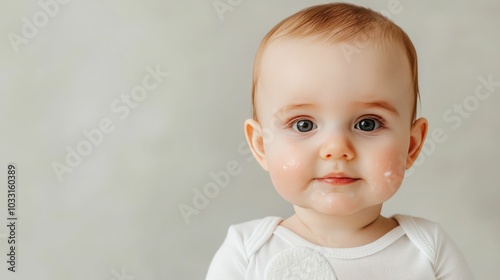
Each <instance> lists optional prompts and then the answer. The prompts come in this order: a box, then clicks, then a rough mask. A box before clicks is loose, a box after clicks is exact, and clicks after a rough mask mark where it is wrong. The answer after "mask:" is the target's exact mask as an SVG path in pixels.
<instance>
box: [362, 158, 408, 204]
mask: <svg viewBox="0 0 500 280" xmlns="http://www.w3.org/2000/svg"><path fill="white" fill-rule="evenodd" d="M374 158H375V159H376V162H372V163H371V166H372V167H371V171H370V177H371V178H370V179H371V181H372V182H371V185H372V187H373V188H375V192H377V193H381V194H387V195H392V194H394V193H395V192H396V191H397V190H398V189H399V187H400V186H401V183H402V182H403V178H404V173H405V168H406V156H405V154H404V153H402V152H401V151H399V150H395V149H385V150H382V151H381V153H378V155H377V156H376V157H374Z"/></svg>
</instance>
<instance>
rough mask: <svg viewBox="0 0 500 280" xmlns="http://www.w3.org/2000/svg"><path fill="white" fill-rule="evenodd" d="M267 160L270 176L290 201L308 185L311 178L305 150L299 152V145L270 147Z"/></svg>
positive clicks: (278, 189)
mask: <svg viewBox="0 0 500 280" xmlns="http://www.w3.org/2000/svg"><path fill="white" fill-rule="evenodd" d="M268 150H269V151H272V153H267V162H268V166H269V176H270V177H271V181H272V183H273V185H274V187H275V188H276V191H277V192H278V193H279V194H280V195H281V196H282V197H283V198H284V199H286V200H288V201H290V200H291V199H292V198H293V196H294V195H295V194H296V193H297V192H299V191H300V190H301V188H303V186H305V185H307V180H308V179H309V177H308V176H307V175H308V169H307V166H310V164H311V163H308V162H307V158H306V155H307V153H305V152H297V151H298V150H300V149H298V148H297V147H294V146H292V145H280V146H279V147H278V146H274V147H269V149H268Z"/></svg>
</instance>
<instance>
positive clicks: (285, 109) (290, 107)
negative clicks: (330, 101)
mask: <svg viewBox="0 0 500 280" xmlns="http://www.w3.org/2000/svg"><path fill="white" fill-rule="evenodd" d="M308 107H314V105H313V104H292V105H288V106H285V107H283V108H281V109H279V110H278V111H276V113H274V115H275V116H277V115H281V114H284V113H286V112H288V111H293V110H298V109H303V108H308Z"/></svg>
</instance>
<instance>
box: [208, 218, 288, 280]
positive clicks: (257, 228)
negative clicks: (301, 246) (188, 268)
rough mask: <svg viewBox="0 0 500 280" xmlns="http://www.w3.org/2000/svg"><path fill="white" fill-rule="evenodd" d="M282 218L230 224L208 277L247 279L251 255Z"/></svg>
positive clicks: (209, 279)
mask: <svg viewBox="0 0 500 280" xmlns="http://www.w3.org/2000/svg"><path fill="white" fill-rule="evenodd" d="M282 220H283V219H282V218H280V217H266V218H262V219H257V220H252V221H248V222H245V223H241V224H236V225H232V226H230V227H229V229H228V232H227V236H226V239H225V240H224V242H223V243H222V245H221V246H220V247H219V249H218V250H217V253H216V254H215V256H214V258H213V259H212V262H211V264H210V267H209V269H208V273H207V277H206V279H207V280H212V279H214V280H219V279H245V275H246V274H247V267H248V265H249V261H250V259H251V257H252V256H253V255H254V254H255V252H257V251H258V250H259V249H260V248H261V247H262V246H263V245H264V244H265V243H266V242H267V241H268V240H269V238H270V237H271V236H272V235H273V232H274V230H275V229H276V227H277V226H278V224H279V223H280V222H281V221H282Z"/></svg>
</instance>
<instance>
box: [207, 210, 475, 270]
mask: <svg viewBox="0 0 500 280" xmlns="http://www.w3.org/2000/svg"><path fill="white" fill-rule="evenodd" d="M394 218H395V219H396V220H397V221H398V223H399V226H398V227H396V228H394V229H392V230H391V231H389V232H388V233H386V234H385V235H384V236H382V237H381V238H379V239H377V240H375V241H374V242H372V243H369V244H367V245H364V246H360V247H354V248H330V247H322V246H319V245H316V244H313V243H311V242H309V241H307V240H305V239H304V238H302V237H300V236H299V235H297V234H295V233H294V232H292V231H290V230H289V229H287V228H285V227H283V226H280V225H279V223H280V222H281V221H282V220H283V219H282V218H279V217H266V218H263V219H259V220H253V221H249V222H246V223H242V224H238V225H233V226H231V227H230V228H229V230H228V234H227V237H226V239H225V240H224V243H223V244H222V246H221V247H220V248H219V250H218V251H217V253H216V254H215V256H214V259H213V260H212V263H211V265H210V268H209V270H208V274H207V278H206V279H207V280H238V279H248V280H250V279H252V280H253V279H255V280H257V279H258V280H263V279H265V280H277V279H283V280H285V279H286V280H294V279H304V280H305V279H308V280H326V279H341V280H343V279H348V280H356V279H360V280H366V279H384V280H389V279H398V280H401V279H422V280H423V279H425V280H430V279H453V280H460V279H464V280H470V279H473V277H472V274H471V272H470V270H469V268H468V266H467V263H466V262H465V260H464V258H463V256H462V255H461V253H460V251H459V250H458V249H457V247H456V246H455V244H454V243H453V241H452V240H451V239H450V238H449V237H448V235H447V234H446V233H445V232H444V230H443V229H442V228H441V227H440V226H439V225H438V224H436V223H434V222H431V221H428V220H425V219H422V218H416V217H412V216H405V215H395V216H394Z"/></svg>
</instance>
